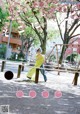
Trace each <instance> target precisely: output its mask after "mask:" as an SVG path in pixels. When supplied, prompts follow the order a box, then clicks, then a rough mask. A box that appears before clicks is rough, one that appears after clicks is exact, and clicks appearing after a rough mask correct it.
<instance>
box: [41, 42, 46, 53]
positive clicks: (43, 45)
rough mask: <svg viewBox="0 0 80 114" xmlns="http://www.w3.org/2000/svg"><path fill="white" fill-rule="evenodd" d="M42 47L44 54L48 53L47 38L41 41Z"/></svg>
mask: <svg viewBox="0 0 80 114" xmlns="http://www.w3.org/2000/svg"><path fill="white" fill-rule="evenodd" d="M41 48H42V54H45V53H46V40H44V41H43V42H42V43H41Z"/></svg>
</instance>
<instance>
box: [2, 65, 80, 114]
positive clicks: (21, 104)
mask: <svg viewBox="0 0 80 114" xmlns="http://www.w3.org/2000/svg"><path fill="white" fill-rule="evenodd" d="M15 66H16V67H15V68H17V65H15ZM8 68H11V69H12V67H11V66H10V67H7V69H5V70H4V72H0V106H1V105H9V112H10V113H9V114H80V78H79V81H78V86H73V85H72V84H71V82H72V79H73V76H74V75H73V74H68V73H61V75H60V76H58V75H57V73H56V72H46V75H47V77H48V81H47V82H46V83H45V82H44V81H43V77H42V76H41V74H40V81H39V83H38V84H35V83H34V82H31V81H29V80H27V79H26V73H27V70H28V69H27V68H26V69H25V70H24V72H22V73H21V77H20V79H16V75H17V70H16V69H15V71H14V68H13V69H12V70H13V71H14V72H13V73H14V78H13V79H12V80H11V81H8V80H6V79H5V78H4V73H5V71H6V70H8ZM9 70H10V69H9ZM19 90H21V91H22V92H23V94H24V95H23V94H22V97H21V98H18V97H20V96H21V93H19V92H20V91H19ZM16 93H17V96H18V97H17V96H16ZM32 97H33V98H32Z"/></svg>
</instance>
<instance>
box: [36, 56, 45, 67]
mask: <svg viewBox="0 0 80 114" xmlns="http://www.w3.org/2000/svg"><path fill="white" fill-rule="evenodd" d="M44 61H45V59H44V57H43V55H42V54H37V55H36V63H35V66H36V67H40V66H41V65H42V64H43V63H44Z"/></svg>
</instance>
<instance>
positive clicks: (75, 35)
mask: <svg viewBox="0 0 80 114" xmlns="http://www.w3.org/2000/svg"><path fill="white" fill-rule="evenodd" d="M79 35H80V34H76V35H73V36H71V37H70V39H71V38H74V37H76V36H79Z"/></svg>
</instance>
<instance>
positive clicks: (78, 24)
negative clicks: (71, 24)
mask: <svg viewBox="0 0 80 114" xmlns="http://www.w3.org/2000/svg"><path fill="white" fill-rule="evenodd" d="M79 26H80V24H78V25H77V26H76V27H75V28H74V29H73V31H72V33H71V34H70V37H71V36H72V35H73V34H74V32H75V31H76V30H77V29H78V27H79Z"/></svg>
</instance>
